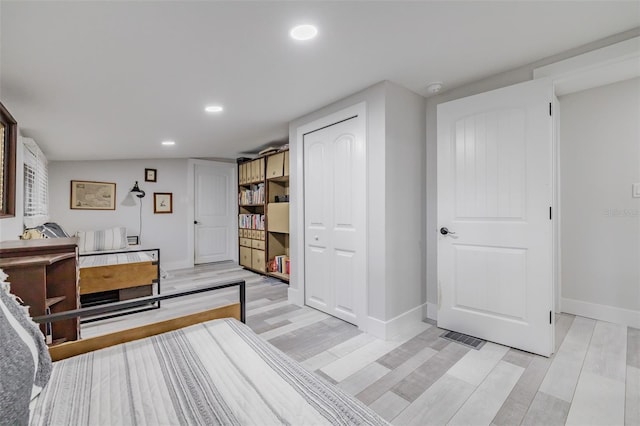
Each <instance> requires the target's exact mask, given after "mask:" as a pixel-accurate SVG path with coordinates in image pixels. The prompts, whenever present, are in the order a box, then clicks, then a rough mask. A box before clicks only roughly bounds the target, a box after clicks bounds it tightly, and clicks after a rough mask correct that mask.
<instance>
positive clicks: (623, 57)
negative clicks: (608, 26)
mask: <svg viewBox="0 0 640 426" xmlns="http://www.w3.org/2000/svg"><path fill="white" fill-rule="evenodd" d="M639 75H640V37H634V38H632V39H629V40H625V41H622V42H620V43H616V44H613V45H611V46H607V47H603V48H601V49H597V50H593V51H591V52H587V53H584V54H582V55H577V56H574V57H572V58H568V59H565V60H563V61H559V62H554V63H552V64H549V65H546V66H543V67H540V68H536V69H535V70H533V78H534V79H538V78H545V77H549V78H551V79H553V82H554V85H555V92H556V96H562V95H567V94H569V93H574V92H578V91H581V90H587V89H591V88H594V87H598V86H603V85H605V84H611V83H615V82H618V81H623V80H628V79H630V78H634V77H637V76H639Z"/></svg>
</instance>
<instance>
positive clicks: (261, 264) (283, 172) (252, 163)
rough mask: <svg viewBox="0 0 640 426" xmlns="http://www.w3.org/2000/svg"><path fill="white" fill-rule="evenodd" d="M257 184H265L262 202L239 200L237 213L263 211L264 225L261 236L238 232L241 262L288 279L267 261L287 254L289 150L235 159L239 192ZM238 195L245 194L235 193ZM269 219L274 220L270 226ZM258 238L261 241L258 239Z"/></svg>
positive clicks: (279, 277) (257, 270)
mask: <svg viewBox="0 0 640 426" xmlns="http://www.w3.org/2000/svg"><path fill="white" fill-rule="evenodd" d="M256 176H257V177H259V179H256ZM259 184H263V185H264V190H265V194H264V196H265V198H264V199H265V204H240V205H239V214H259V215H262V214H264V215H265V229H264V232H262V234H261V235H260V236H257V235H254V236H247V235H244V234H243V233H242V231H241V232H240V235H239V238H240V241H239V243H240V244H239V259H240V265H241V266H243V267H244V268H246V269H248V270H250V271H254V272H258V273H260V274H264V275H268V276H272V277H275V278H278V279H280V280H282V281H286V282H289V275H288V274H285V273H279V272H270V271H269V263H270V262H272V261H273V259H274V258H275V256H288V255H289V234H288V233H289V209H288V206H289V203H288V197H289V151H288V150H285V151H280V152H273V153H270V154H267V155H266V156H263V157H259V158H257V159H254V160H247V159H239V160H238V194H239V195H240V193H241V192H243V191H247V188H250V187H251V186H253V185H259ZM276 197H277V201H276ZM241 198H244V197H240V196H239V197H238V199H241ZM283 200H287V201H283ZM285 205H286V207H285ZM270 208H271V212H270V210H269V209H270ZM270 220H271V221H272V222H273V223H272V225H271V228H270V225H269V222H270ZM254 240H255V241H254ZM258 240H260V241H262V243H258Z"/></svg>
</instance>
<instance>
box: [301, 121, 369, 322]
mask: <svg viewBox="0 0 640 426" xmlns="http://www.w3.org/2000/svg"><path fill="white" fill-rule="evenodd" d="M365 123H366V122H365V118H364V115H363V114H359V115H357V114H356V115H347V116H346V117H345V118H344V119H342V120H336V121H333V122H331V123H329V124H325V123H322V122H314V123H312V124H311V125H310V126H311V127H310V130H309V131H307V132H305V133H304V135H303V158H304V300H305V304H306V305H308V306H311V307H313V308H316V309H318V310H321V311H323V312H326V313H328V314H329V315H332V316H335V317H337V318H340V319H342V320H344V321H347V322H349V323H352V324H355V325H361V324H362V322H363V321H364V306H363V304H364V301H365V300H366V209H365V205H366V156H365Z"/></svg>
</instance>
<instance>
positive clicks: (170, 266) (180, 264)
mask: <svg viewBox="0 0 640 426" xmlns="http://www.w3.org/2000/svg"><path fill="white" fill-rule="evenodd" d="M160 267H161V268H162V269H164V270H165V271H175V270H176V269H186V268H193V262H189V261H188V260H178V261H174V262H165V261H164V260H162V258H161V259H160Z"/></svg>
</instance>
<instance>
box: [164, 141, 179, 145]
mask: <svg viewBox="0 0 640 426" xmlns="http://www.w3.org/2000/svg"><path fill="white" fill-rule="evenodd" d="M175 144H176V143H175V142H174V141H162V145H164V146H173V145H175Z"/></svg>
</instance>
